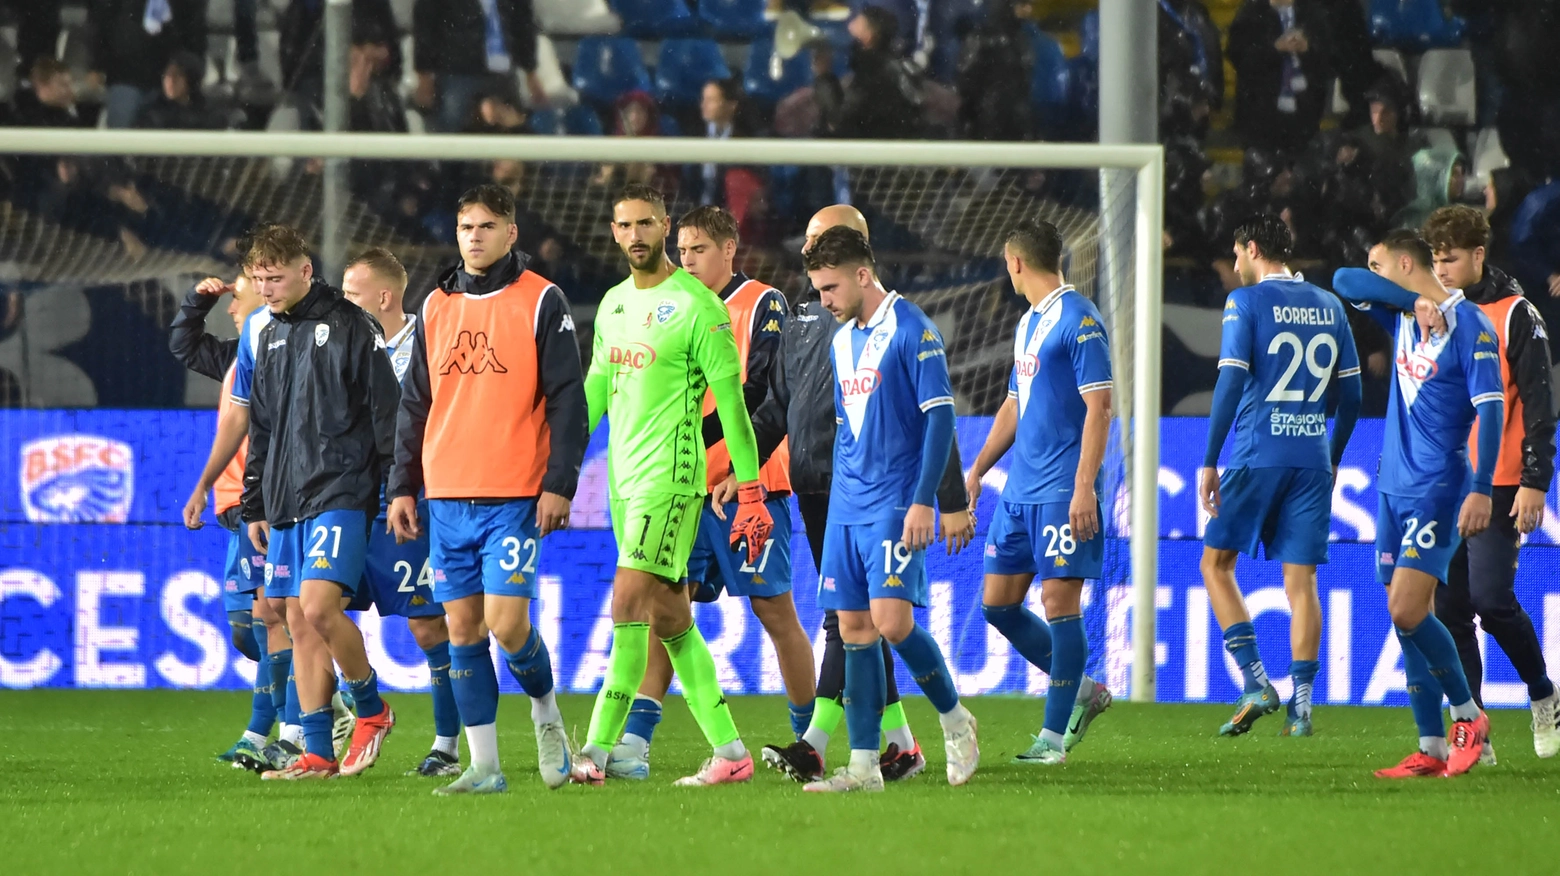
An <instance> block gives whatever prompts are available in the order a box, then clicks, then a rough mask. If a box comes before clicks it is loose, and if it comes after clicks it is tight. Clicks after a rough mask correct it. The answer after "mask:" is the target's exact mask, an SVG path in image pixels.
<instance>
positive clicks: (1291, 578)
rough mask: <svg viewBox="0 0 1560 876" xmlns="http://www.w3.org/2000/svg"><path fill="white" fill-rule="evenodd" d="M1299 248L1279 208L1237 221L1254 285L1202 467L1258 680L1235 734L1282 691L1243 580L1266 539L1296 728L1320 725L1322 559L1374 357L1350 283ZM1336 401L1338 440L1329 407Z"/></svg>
mask: <svg viewBox="0 0 1560 876" xmlns="http://www.w3.org/2000/svg"><path fill="white" fill-rule="evenodd" d="M1292 249H1293V239H1292V237H1291V236H1290V233H1289V226H1287V225H1285V224H1284V221H1283V220H1282V219H1280V218H1279V217H1277V216H1275V215H1273V214H1271V213H1266V214H1262V215H1260V216H1256V217H1253V218H1252V219H1250V220H1248V221H1247V222H1246V223H1245V224H1244V225H1241V226H1240V227H1239V228H1237V229H1235V270H1236V272H1237V273H1238V274H1239V275H1240V280H1241V282H1242V283H1244V284H1245V285H1244V286H1243V287H1241V288H1240V289H1236V290H1235V291H1234V292H1231V293H1230V296H1229V300H1228V301H1227V302H1226V303H1225V305H1224V334H1223V339H1222V340H1221V342H1220V352H1219V380H1218V383H1217V384H1216V385H1215V387H1214V391H1213V416H1212V417H1211V418H1210V420H1209V424H1208V443H1207V445H1206V447H1205V449H1204V452H1203V467H1202V470H1201V471H1200V472H1199V474H1198V477H1199V487H1198V498H1199V500H1200V501H1201V503H1202V507H1203V510H1204V511H1206V512H1207V513H1208V517H1209V521H1208V528H1207V531H1206V532H1205V533H1204V535H1203V559H1202V575H1203V583H1204V584H1205V585H1206V586H1207V588H1208V601H1209V602H1210V603H1211V604H1212V605H1213V613H1214V615H1215V616H1216V617H1217V618H1218V619H1219V626H1220V627H1221V628H1222V629H1223V630H1224V647H1225V648H1226V649H1227V650H1228V651H1229V652H1230V654H1231V656H1233V657H1234V658H1235V664H1236V665H1237V666H1239V667H1240V671H1241V676H1242V679H1243V680H1244V683H1245V690H1244V691H1243V692H1242V693H1241V696H1240V699H1239V701H1238V702H1237V703H1236V706H1235V714H1234V716H1233V717H1231V718H1230V720H1229V721H1228V722H1226V723H1225V724H1224V725H1223V726H1222V727H1220V728H1219V734H1220V735H1221V736H1239V735H1240V734H1242V733H1246V732H1247V731H1249V730H1250V729H1251V727H1252V725H1253V724H1254V723H1256V720H1257V719H1258V718H1260V717H1262V716H1263V715H1267V714H1270V713H1272V712H1276V711H1278V708H1279V704H1280V703H1279V695H1278V691H1277V690H1276V689H1274V687H1273V685H1272V684H1271V683H1270V682H1269V681H1268V676H1267V672H1266V670H1265V669H1264V668H1263V665H1262V658H1261V657H1260V656H1259V655H1258V653H1257V634H1256V631H1255V630H1254V629H1253V627H1252V625H1251V615H1250V613H1248V612H1247V610H1246V602H1245V600H1244V599H1242V598H1241V594H1240V587H1239V586H1238V585H1237V584H1236V582H1235V559H1236V557H1237V556H1238V555H1239V554H1241V553H1245V554H1247V555H1248V556H1251V557H1253V558H1255V557H1256V555H1257V547H1258V545H1265V546H1266V550H1267V558H1268V559H1269V560H1278V561H1279V562H1280V563H1282V564H1283V569H1284V593H1285V595H1286V596H1288V598H1289V610H1290V623H1289V650H1290V664H1289V676H1290V678H1291V679H1293V680H1294V693H1293V695H1292V696H1291V697H1290V700H1289V714H1288V718H1287V720H1286V721H1285V723H1284V728H1283V731H1282V735H1284V736H1310V735H1311V689H1312V685H1313V684H1314V683H1315V681H1316V670H1317V665H1318V664H1317V661H1316V658H1317V654H1318V649H1319V648H1320V647H1321V640H1322V606H1321V602H1320V600H1319V599H1318V598H1317V595H1316V567H1317V566H1318V565H1321V564H1323V563H1326V562H1327V556H1328V550H1327V539H1328V536H1329V534H1330V531H1331V527H1332V482H1333V473H1334V472H1336V471H1337V469H1338V463H1339V461H1340V460H1342V459H1343V449H1344V447H1345V446H1347V445H1348V443H1349V436H1350V435H1351V434H1352V433H1353V432H1354V424H1355V421H1356V420H1357V419H1358V418H1359V410H1360V398H1361V394H1362V388H1361V384H1360V359H1359V353H1358V352H1357V351H1356V349H1355V347H1354V333H1353V332H1352V331H1351V330H1350V329H1349V321H1348V313H1347V311H1345V310H1344V309H1343V302H1341V301H1339V300H1338V298H1337V296H1335V295H1332V294H1331V293H1328V292H1326V291H1324V290H1322V289H1318V288H1317V287H1315V286H1313V285H1311V284H1310V283H1307V282H1305V279H1304V278H1303V277H1301V276H1300V275H1298V274H1294V273H1291V272H1290V270H1289V268H1288V266H1287V265H1286V262H1288V261H1289V257H1290V254H1291V251H1292ZM1334 404H1336V407H1337V414H1336V422H1335V425H1334V427H1333V432H1332V438H1331V439H1330V440H1329V438H1328V436H1327V412H1328V408H1329V407H1332V406H1333V405H1334ZM1232 425H1233V426H1234V428H1235V448H1234V451H1233V453H1232V455H1231V457H1230V463H1229V467H1228V468H1226V469H1225V471H1224V475H1223V476H1222V477H1221V476H1220V475H1219V471H1218V469H1217V467H1216V466H1217V465H1218V461H1219V451H1220V450H1221V449H1222V448H1223V447H1224V439H1225V436H1227V435H1228V434H1229V431H1230V427H1231V426H1232Z"/></svg>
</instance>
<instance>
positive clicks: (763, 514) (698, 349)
mask: <svg viewBox="0 0 1560 876" xmlns="http://www.w3.org/2000/svg"><path fill="white" fill-rule="evenodd" d="M690 332H691V338H690V341H689V344H688V353H689V357H690V358H691V359H692V360H693V361H694V362H695V363H696V364H697V365H698V366H699V369H700V370H701V371H703V372H704V377H705V380H706V381H708V382H709V387H710V392H712V393H713V394H714V395H715V413H716V414H717V415H718V416H719V417H720V423H721V429H722V430H723V431H724V432H725V435H726V452H727V453H728V454H730V456H731V470H732V472H733V473H735V474H736V477H737V515H736V517H734V518H733V519H732V522H731V549H732V550H739V549H740V548H741V546H742V545H743V544H746V546H747V556H748V562H750V563H756V562H758V556H759V554H761V553H762V552H763V550H764V542H766V541H768V540H769V534H770V533H771V532H772V531H774V520H773V519H772V518H771V517H770V516H769V509H768V508H765V507H764V499H765V496H764V486H763V484H760V483H759V482H758V441H757V439H756V438H754V436H753V420H752V418H751V417H750V416H749V415H748V409H747V401H746V399H745V398H744V395H743V388H742V362H741V360H740V359H739V358H738V356H737V341H736V339H735V338H733V337H732V336H731V318H730V316H729V315H728V314H727V313H726V308H725V306H723V305H721V304H719V302H716V303H714V304H712V305H710V306H709V307H707V308H703V309H701V310H700V311H699V312H698V313H696V315H695V318H694V319H692V320H690Z"/></svg>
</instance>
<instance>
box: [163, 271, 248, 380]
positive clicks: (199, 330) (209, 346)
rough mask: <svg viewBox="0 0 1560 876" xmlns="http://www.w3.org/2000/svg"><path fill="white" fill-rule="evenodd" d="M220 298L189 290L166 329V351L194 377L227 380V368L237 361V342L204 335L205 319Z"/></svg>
mask: <svg viewBox="0 0 1560 876" xmlns="http://www.w3.org/2000/svg"><path fill="white" fill-rule="evenodd" d="M221 298H222V296H220V295H202V294H200V293H199V292H196V291H195V289H194V287H190V291H188V292H186V293H184V300H183V301H182V302H180V303H179V313H178V315H177V316H175V317H174V318H173V325H170V326H169V327H168V351H169V352H171V353H173V358H175V359H178V360H179V364H180V365H183V366H184V367H185V368H188V369H190V370H191V371H193V372H195V373H196V374H204V375H206V376H207V377H210V378H211V379H212V380H218V381H220V380H224V379H226V378H227V370H228V366H230V365H232V364H233V360H234V359H236V358H238V338H228V339H227V340H222V339H221V338H218V337H215V336H213V335H211V334H208V333H207V332H206V317H207V316H209V315H210V314H211V309H212V308H213V307H215V306H216V305H217V301H219V300H220V299H221Z"/></svg>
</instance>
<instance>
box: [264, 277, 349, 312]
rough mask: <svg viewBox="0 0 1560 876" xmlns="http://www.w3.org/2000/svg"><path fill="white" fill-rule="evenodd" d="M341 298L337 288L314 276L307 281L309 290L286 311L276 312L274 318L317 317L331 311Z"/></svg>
mask: <svg viewBox="0 0 1560 876" xmlns="http://www.w3.org/2000/svg"><path fill="white" fill-rule="evenodd" d="M341 300H342V294H341V291H340V290H339V289H337V288H336V287H334V286H332V285H330V284H329V283H327V282H325V281H324V280H321V279H319V278H318V277H316V278H315V279H313V280H311V281H310V282H309V291H308V293H306V294H305V295H304V296H303V298H302V299H301V300H300V301H299V302H298V303H297V304H296V305H294V306H293V309H292V310H289V311H287V312H286V313H278V314H276V318H277V319H279V320H281V321H282V322H299V321H302V320H305V319H319V318H320V317H322V316H324V315H325V314H327V313H329V312H330V311H331V308H333V307H335V306H336V304H337V302H339V301H341Z"/></svg>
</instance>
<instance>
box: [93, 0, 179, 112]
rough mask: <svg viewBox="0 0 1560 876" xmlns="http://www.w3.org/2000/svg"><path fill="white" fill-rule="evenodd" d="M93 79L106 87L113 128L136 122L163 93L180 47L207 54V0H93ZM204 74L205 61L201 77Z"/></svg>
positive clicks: (106, 99)
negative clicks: (142, 109)
mask: <svg viewBox="0 0 1560 876" xmlns="http://www.w3.org/2000/svg"><path fill="white" fill-rule="evenodd" d="M89 20H90V21H91V22H92V24H93V27H94V29H95V34H94V36H95V38H94V40H93V50H92V68H93V73H92V78H93V80H94V82H95V84H97V85H102V86H106V87H107V89H108V91H107V93H106V95H105V99H104V102H105V105H106V107H107V110H108V126H109V127H110V128H128V127H130V126H131V125H133V124H135V120H136V117H137V116H139V115H140V113H141V108H142V107H144V106H146V105H147V104H149V103H152V102H153V101H155V100H157V96H158V95H159V94H161V93H162V78H163V73H164V72H165V71H166V70H167V69H168V62H169V61H171V60H173V56H174V54H175V53H176V52H180V51H184V52H190V53H191V54H193V55H195V57H197V58H204V57H205V56H206V0H93V4H92V9H91V17H90V19H89ZM204 74H205V70H204V65H202V70H201V74H200V75H198V76H196V77H195V79H196V81H199V80H200V79H201V78H202V77H203V76H204Z"/></svg>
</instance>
